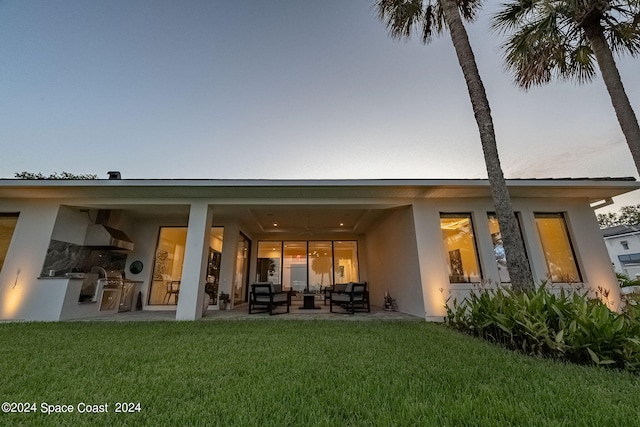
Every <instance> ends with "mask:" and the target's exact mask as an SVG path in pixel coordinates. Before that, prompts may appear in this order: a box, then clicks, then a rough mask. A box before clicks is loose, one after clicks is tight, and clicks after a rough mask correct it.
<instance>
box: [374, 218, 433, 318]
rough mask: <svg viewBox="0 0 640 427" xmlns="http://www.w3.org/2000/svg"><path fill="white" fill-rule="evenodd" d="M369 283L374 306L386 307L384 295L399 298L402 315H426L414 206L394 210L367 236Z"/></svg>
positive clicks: (397, 300)
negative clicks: (387, 292) (388, 294)
mask: <svg viewBox="0 0 640 427" xmlns="http://www.w3.org/2000/svg"><path fill="white" fill-rule="evenodd" d="M365 252H366V256H367V261H368V269H367V272H368V275H367V277H368V278H367V281H368V283H369V292H370V298H371V304H373V305H376V306H379V307H381V306H383V305H384V299H383V298H384V293H385V292H386V291H389V293H390V294H391V296H392V297H393V298H395V300H396V303H397V309H398V311H401V312H403V313H408V314H413V315H415V316H420V317H423V316H424V314H425V310H424V304H423V296H422V287H421V286H420V283H421V277H420V265H419V262H418V253H417V247H416V231H415V228H414V223H413V213H412V209H411V207H410V206H407V207H403V208H398V209H394V210H393V211H392V212H390V215H389V216H387V217H386V218H385V219H384V220H383V221H382V222H380V223H379V224H377V225H376V226H375V227H374V229H373V230H371V231H370V232H368V233H367V234H366V244H365Z"/></svg>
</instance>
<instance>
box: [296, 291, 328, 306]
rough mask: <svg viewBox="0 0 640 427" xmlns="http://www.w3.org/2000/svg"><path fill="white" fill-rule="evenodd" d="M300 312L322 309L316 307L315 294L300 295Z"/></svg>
mask: <svg viewBox="0 0 640 427" xmlns="http://www.w3.org/2000/svg"><path fill="white" fill-rule="evenodd" d="M298 308H299V309H300V310H320V309H321V308H322V307H318V306H317V305H316V294H309V293H307V294H302V307H298Z"/></svg>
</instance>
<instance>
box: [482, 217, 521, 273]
mask: <svg viewBox="0 0 640 427" xmlns="http://www.w3.org/2000/svg"><path fill="white" fill-rule="evenodd" d="M487 219H488V221H489V233H490V234H491V243H492V244H493V254H494V256H495V258H496V265H497V266H498V274H499V276H500V283H511V277H510V276H509V270H508V269H507V255H506V253H505V251H504V244H503V241H502V233H501V232H500V224H498V217H497V216H496V214H494V213H489V214H487ZM516 224H517V225H518V232H519V233H520V237H522V229H521V228H520V220H519V218H518V216H517V215H516ZM522 240H523V241H524V238H523V239H522Z"/></svg>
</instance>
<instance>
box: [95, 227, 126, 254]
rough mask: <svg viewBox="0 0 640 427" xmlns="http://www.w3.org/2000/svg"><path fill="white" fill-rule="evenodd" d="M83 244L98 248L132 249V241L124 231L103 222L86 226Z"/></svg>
mask: <svg viewBox="0 0 640 427" xmlns="http://www.w3.org/2000/svg"><path fill="white" fill-rule="evenodd" d="M84 244H85V246H91V247H94V248H99V249H125V250H128V251H131V250H133V241H131V239H130V238H129V237H127V235H126V234H124V232H122V231H120V230H116V229H115V228H111V227H109V226H107V225H103V224H92V225H90V226H89V227H87V235H86V237H85V240H84Z"/></svg>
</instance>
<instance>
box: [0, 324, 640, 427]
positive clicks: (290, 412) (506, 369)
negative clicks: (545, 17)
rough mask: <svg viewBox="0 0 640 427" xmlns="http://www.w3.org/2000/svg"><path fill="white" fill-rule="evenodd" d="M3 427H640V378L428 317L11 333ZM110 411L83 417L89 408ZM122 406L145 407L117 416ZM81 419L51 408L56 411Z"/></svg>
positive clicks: (41, 327) (0, 334)
mask: <svg viewBox="0 0 640 427" xmlns="http://www.w3.org/2000/svg"><path fill="white" fill-rule="evenodd" d="M0 338H1V341H0V342H1V344H0V401H2V402H5V401H8V402H31V403H35V404H36V407H37V413H22V414H18V413H8V414H0V424H2V425H12V426H15V425H29V426H32V425H74V426H76V425H132V426H138V425H150V426H155V425H176V426H178V425H202V426H209V425H224V426H227V425H242V426H246V425H256V426H264V425H274V426H276V425H277V426H283V425H292V426H294V425H296V426H302V425H305V426H306V425H325V426H339V425H371V426H386V425H399V426H400V425H401V426H409V425H421V426H429V425H437V426H446V425H450V426H456V425H464V426H468V425H487V426H499V425H505V426H507V425H535V426H539V425H571V426H573V425H593V426H606V425H611V426H623V425H624V426H628V425H638V423H639V422H640V377H638V376H636V375H633V374H629V373H624V372H617V371H610V370H604V369H597V368H592V367H584V366H572V365H567V364H563V363H557V362H553V361H550V360H542V359H534V358H530V357H526V356H522V355H520V354H515V353H512V352H509V351H506V350H504V349H501V348H498V347H495V346H492V345H491V344H488V343H486V342H483V341H480V340H478V339H475V338H472V337H469V336H466V335H463V334H460V333H458V332H455V331H452V330H449V329H447V328H446V327H445V326H443V325H435V324H428V323H422V322H385V321H372V322H353V321H331V322H328V321H325V322H321V321H279V320H276V321H273V320H265V321H263V320H248V321H211V322H204V321H203V322H150V323H147V322H140V323H116V322H113V323H112V322H78V323H45V324H43V323H5V324H0ZM80 402H82V403H87V404H104V403H108V404H109V408H108V409H109V412H108V413H102V414H87V413H78V412H77V409H78V404H79V403H80ZM117 402H133V403H137V402H139V403H140V411H139V412H134V413H129V414H128V413H115V412H113V411H114V409H115V405H116V403H117ZM43 403H47V404H51V405H54V404H69V405H73V408H74V412H73V413H62V414H55V413H54V414H50V415H46V414H43V413H41V412H40V411H41V409H42V404H43Z"/></svg>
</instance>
